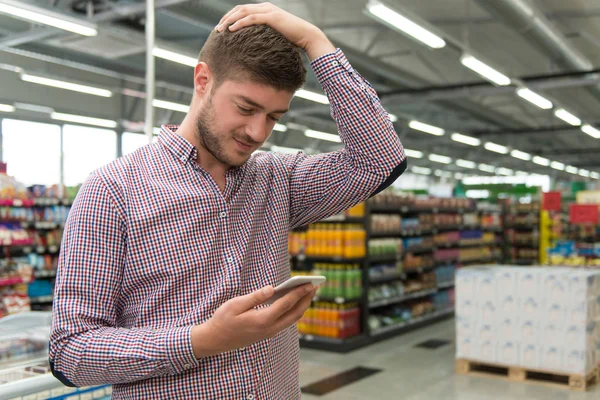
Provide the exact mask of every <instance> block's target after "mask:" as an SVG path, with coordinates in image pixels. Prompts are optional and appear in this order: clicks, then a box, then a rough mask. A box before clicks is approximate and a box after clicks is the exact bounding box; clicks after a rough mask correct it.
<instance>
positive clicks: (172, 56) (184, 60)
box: [152, 47, 198, 67]
mask: <svg viewBox="0 0 600 400" xmlns="http://www.w3.org/2000/svg"><path fill="white" fill-rule="evenodd" d="M152 55H153V56H154V57H158V58H162V59H164V60H168V61H173V62H176V63H179V64H183V65H187V66H188V67H195V66H196V65H197V64H198V59H197V58H194V57H190V56H186V55H183V54H180V53H176V52H174V51H171V50H167V49H162V48H160V47H154V49H152Z"/></svg>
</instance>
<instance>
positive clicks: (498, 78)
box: [460, 54, 511, 86]
mask: <svg viewBox="0 0 600 400" xmlns="http://www.w3.org/2000/svg"><path fill="white" fill-rule="evenodd" d="M460 62H461V64H462V65H464V66H465V67H467V68H469V69H470V70H472V71H474V72H476V73H477V74H479V75H481V76H482V77H483V78H485V79H487V80H488V81H491V82H493V83H495V84H496V85H499V86H506V85H510V82H511V81H510V78H509V77H508V76H506V75H504V74H503V73H501V72H499V71H497V70H495V69H494V68H492V67H490V66H489V65H487V64H486V63H484V62H482V61H481V60H478V59H477V58H475V57H473V56H472V55H470V54H464V55H463V56H462V57H461V58H460Z"/></svg>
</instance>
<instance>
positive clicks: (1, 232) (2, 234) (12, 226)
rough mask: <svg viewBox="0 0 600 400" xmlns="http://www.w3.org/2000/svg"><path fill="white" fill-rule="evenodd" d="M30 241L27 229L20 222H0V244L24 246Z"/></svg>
mask: <svg viewBox="0 0 600 400" xmlns="http://www.w3.org/2000/svg"><path fill="white" fill-rule="evenodd" d="M31 243H32V239H31V237H29V235H28V234H27V231H26V230H25V229H23V228H22V227H21V224H20V223H14V222H0V245H2V246H24V245H29V244H31Z"/></svg>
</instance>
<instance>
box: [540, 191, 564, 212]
mask: <svg viewBox="0 0 600 400" xmlns="http://www.w3.org/2000/svg"><path fill="white" fill-rule="evenodd" d="M542 210H546V211H560V210H561V208H560V192H547V193H544V199H543V202H542Z"/></svg>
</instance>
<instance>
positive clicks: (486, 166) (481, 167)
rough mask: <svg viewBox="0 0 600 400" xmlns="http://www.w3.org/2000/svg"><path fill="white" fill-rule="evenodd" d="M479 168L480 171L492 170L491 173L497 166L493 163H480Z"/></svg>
mask: <svg viewBox="0 0 600 400" xmlns="http://www.w3.org/2000/svg"><path fill="white" fill-rule="evenodd" d="M478 168H479V170H480V171H483V172H490V173H494V172H496V167H494V166H493V165H489V164H479V167H478Z"/></svg>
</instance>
